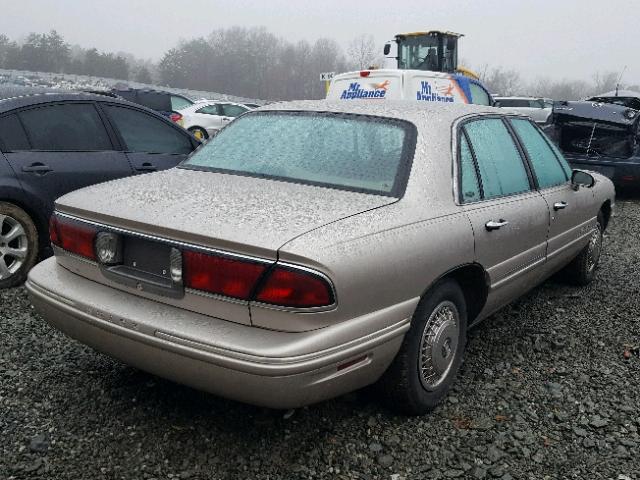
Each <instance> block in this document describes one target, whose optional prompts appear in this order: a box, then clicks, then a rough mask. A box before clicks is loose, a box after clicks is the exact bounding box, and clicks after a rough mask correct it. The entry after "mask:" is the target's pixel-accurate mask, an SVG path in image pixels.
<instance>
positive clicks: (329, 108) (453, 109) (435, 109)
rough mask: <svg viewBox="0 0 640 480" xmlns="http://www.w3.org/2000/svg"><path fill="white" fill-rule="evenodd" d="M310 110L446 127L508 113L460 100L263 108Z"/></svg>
mask: <svg viewBox="0 0 640 480" xmlns="http://www.w3.org/2000/svg"><path fill="white" fill-rule="evenodd" d="M273 110H277V111H309V112H333V113H353V114H359V115H371V116H377V117H388V118H396V119H400V120H407V121H410V122H412V123H416V124H418V123H423V122H425V121H426V122H427V124H429V125H434V127H435V126H436V125H442V124H446V125H447V128H449V127H450V125H451V123H453V122H454V121H456V120H457V119H459V118H462V117H466V116H468V115H473V114H482V113H485V114H499V115H507V114H508V113H506V112H505V111H504V110H503V109H500V108H495V107H486V106H483V105H470V104H460V103H438V102H413V101H407V100H383V101H380V100H299V101H292V102H277V103H272V104H270V105H267V106H264V107H260V108H258V109H256V110H254V111H255V112H261V111H273Z"/></svg>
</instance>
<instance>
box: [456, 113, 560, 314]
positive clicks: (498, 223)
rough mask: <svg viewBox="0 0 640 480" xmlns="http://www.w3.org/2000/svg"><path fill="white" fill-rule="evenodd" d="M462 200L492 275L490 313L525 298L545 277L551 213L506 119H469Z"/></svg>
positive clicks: (464, 141)
mask: <svg viewBox="0 0 640 480" xmlns="http://www.w3.org/2000/svg"><path fill="white" fill-rule="evenodd" d="M460 169H461V193H462V195H461V201H462V202H463V204H464V207H463V208H464V211H465V212H466V214H467V216H468V218H469V220H470V222H471V225H472V227H473V234H474V240H475V256H476V261H477V262H478V263H479V264H481V265H482V266H483V267H484V268H485V270H486V271H487V273H488V277H489V278H488V280H489V290H490V292H489V298H488V300H487V305H486V307H485V312H487V313H488V312H490V311H493V310H496V309H497V308H500V307H501V306H503V305H505V304H506V303H508V302H510V301H512V300H513V299H515V298H517V297H518V296H520V295H521V294H522V293H523V292H524V291H526V290H528V289H529V288H531V287H532V286H533V285H535V284H536V283H537V282H538V280H539V279H540V278H541V268H539V267H540V266H541V265H542V264H544V261H545V254H546V241H547V228H548V224H549V212H548V209H547V204H546V202H545V201H544V199H543V198H542V196H541V195H540V194H539V193H538V192H537V191H536V190H535V189H533V188H532V183H531V178H530V175H529V173H528V171H527V168H526V166H525V162H524V158H523V157H522V155H521V153H520V151H519V149H518V147H517V144H516V142H515V141H514V139H513V137H512V135H511V133H510V131H509V129H508V127H507V125H506V123H505V122H504V120H503V119H502V118H497V117H490V118H481V119H474V120H471V121H468V122H466V123H465V124H464V126H463V127H462V132H461V137H460Z"/></svg>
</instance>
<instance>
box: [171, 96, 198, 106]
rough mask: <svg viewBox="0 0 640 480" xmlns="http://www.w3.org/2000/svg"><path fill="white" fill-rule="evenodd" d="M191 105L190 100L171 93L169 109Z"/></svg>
mask: <svg viewBox="0 0 640 480" xmlns="http://www.w3.org/2000/svg"><path fill="white" fill-rule="evenodd" d="M191 105H193V102H192V101H191V100H188V99H186V98H184V97H178V96H176V95H171V110H182V109H183V108H187V107H190V106H191Z"/></svg>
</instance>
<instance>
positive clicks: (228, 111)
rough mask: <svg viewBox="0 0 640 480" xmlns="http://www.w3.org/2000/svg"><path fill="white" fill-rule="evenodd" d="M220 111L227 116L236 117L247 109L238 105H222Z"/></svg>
mask: <svg viewBox="0 0 640 480" xmlns="http://www.w3.org/2000/svg"><path fill="white" fill-rule="evenodd" d="M222 111H223V112H224V115H225V116H227V117H238V116H240V115H242V114H243V113H244V112H246V111H247V109H246V108H244V107H240V106H238V105H224V104H223V105H222Z"/></svg>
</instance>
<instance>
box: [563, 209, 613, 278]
mask: <svg viewBox="0 0 640 480" xmlns="http://www.w3.org/2000/svg"><path fill="white" fill-rule="evenodd" d="M603 233H604V218H603V216H602V213H599V214H598V221H597V222H596V228H595V230H594V231H593V233H592V234H591V237H590V238H589V243H588V244H587V245H586V246H585V247H584V248H583V249H582V251H581V252H580V253H579V254H578V256H577V257H576V258H574V259H573V261H572V262H571V263H570V264H569V265H567V266H566V267H565V270H564V273H565V276H566V278H567V280H568V281H569V282H570V283H573V284H575V285H588V284H589V283H591V282H592V281H593V279H594V277H595V275H596V268H597V267H598V262H599V261H600V255H601V253H602V238H603Z"/></svg>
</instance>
